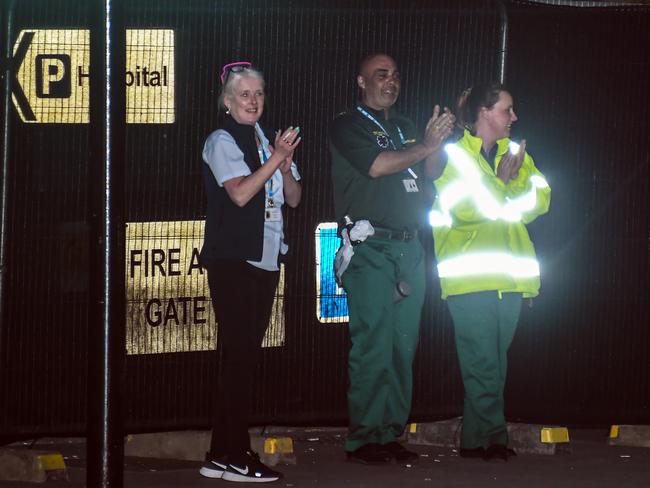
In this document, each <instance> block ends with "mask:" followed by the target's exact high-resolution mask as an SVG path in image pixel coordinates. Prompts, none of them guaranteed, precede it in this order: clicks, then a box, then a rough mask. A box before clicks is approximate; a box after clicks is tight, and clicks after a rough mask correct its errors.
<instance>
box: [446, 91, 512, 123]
mask: <svg viewBox="0 0 650 488" xmlns="http://www.w3.org/2000/svg"><path fill="white" fill-rule="evenodd" d="M502 91H508V89H507V88H506V87H505V86H504V85H502V84H501V83H496V82H490V83H482V84H480V85H476V86H474V87H472V88H468V89H467V90H465V91H464V92H463V93H461V95H460V97H458V102H457V110H456V117H458V123H459V124H460V125H461V126H462V127H465V128H468V129H471V128H473V126H474V124H475V123H476V121H477V120H478V114H479V112H480V110H481V108H483V107H485V108H487V109H491V108H492V107H494V104H495V103H497V102H498V101H499V93H500V92H502Z"/></svg>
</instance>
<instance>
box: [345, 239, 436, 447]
mask: <svg viewBox="0 0 650 488" xmlns="http://www.w3.org/2000/svg"><path fill="white" fill-rule="evenodd" d="M399 280H403V281H405V282H406V283H408V284H409V286H410V288H411V293H410V295H409V296H407V297H406V298H403V299H402V300H400V301H398V302H396V301H395V292H396V284H397V282H398V281H399ZM424 281H425V276H424V253H423V250H422V246H421V244H420V242H419V241H418V240H413V241H410V242H400V241H390V240H387V239H379V238H374V237H371V238H369V239H367V240H366V241H365V242H363V243H362V244H360V245H358V246H356V247H355V249H354V256H353V257H352V260H351V261H350V265H349V266H348V269H347V270H346V272H345V273H344V275H343V284H344V287H345V290H346V292H347V294H348V309H349V312H350V326H349V327H350V338H351V342H352V346H351V348H350V353H349V359H348V377H349V380H348V413H349V432H348V437H347V440H346V443H345V449H346V451H354V450H356V449H358V448H359V447H361V446H363V445H365V444H369V443H379V444H385V443H387V442H392V441H394V440H395V439H396V438H397V437H399V436H400V435H401V433H402V432H403V430H404V427H405V425H406V422H407V420H408V416H409V413H410V411H411V396H412V391H413V369H412V366H413V357H414V356H415V350H416V348H417V343H418V333H419V327H420V314H421V311H422V304H423V302H424V287H425V283H424Z"/></svg>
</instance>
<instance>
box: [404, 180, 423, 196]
mask: <svg viewBox="0 0 650 488" xmlns="http://www.w3.org/2000/svg"><path fill="white" fill-rule="evenodd" d="M402 183H403V184H404V189H405V190H406V192H407V193H413V192H418V191H420V190H419V189H418V184H417V183H416V182H415V180H414V179H412V178H407V179H405V180H402Z"/></svg>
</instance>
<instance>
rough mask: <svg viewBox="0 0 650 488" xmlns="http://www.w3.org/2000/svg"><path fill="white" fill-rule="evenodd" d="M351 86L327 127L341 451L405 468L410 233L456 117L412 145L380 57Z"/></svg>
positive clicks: (438, 117) (411, 309)
mask: <svg viewBox="0 0 650 488" xmlns="http://www.w3.org/2000/svg"><path fill="white" fill-rule="evenodd" d="M357 84H358V86H359V88H360V90H361V101H360V102H358V103H357V105H356V106H355V107H354V108H353V109H351V110H349V111H348V112H345V113H343V114H341V115H339V116H338V117H337V118H336V119H335V120H334V123H333V126H332V130H331V137H330V151H331V155H332V180H333V185H334V205H335V211H336V217H337V219H338V221H339V223H342V222H343V221H344V220H347V223H348V225H347V230H348V231H349V235H350V236H351V237H352V240H353V241H355V240H356V243H354V244H355V245H354V247H353V256H352V258H351V259H350V260H349V263H347V268H345V271H344V273H343V274H342V283H343V286H344V288H345V290H346V292H347V295H348V307H349V312H350V325H349V327H350V336H351V341H352V347H351V349H350V353H349V364H348V375H349V387H348V412H349V432H348V437H347V440H346V445H345V450H346V452H347V456H348V460H350V461H356V462H362V463H368V464H383V463H388V462H390V461H391V460H392V459H395V460H397V461H398V462H404V461H413V460H415V459H416V458H417V454H416V453H414V452H411V451H408V450H407V449H405V448H404V447H403V446H402V445H401V444H399V443H398V442H396V439H397V437H399V436H400V435H401V433H402V432H403V430H404V427H405V425H406V422H407V420H408V416H409V412H410V409H411V394H412V384H413V381H412V363H413V357H414V354H415V350H416V347H417V341H418V331H419V325H420V313H421V309H422V304H423V301H424V283H425V273H424V252H423V249H422V245H421V244H420V241H419V239H418V233H419V231H420V227H421V224H422V223H423V221H424V215H425V212H426V208H425V199H424V195H423V194H424V191H425V187H424V185H430V184H431V181H432V180H433V179H434V178H436V177H438V176H439V175H440V173H441V172H442V169H443V168H442V164H441V147H442V142H443V141H444V139H445V138H447V137H448V136H449V135H450V134H451V131H452V128H453V125H454V121H455V118H454V116H453V115H452V114H451V113H450V112H449V111H448V110H445V111H444V112H443V113H440V107H439V106H437V105H436V107H435V108H434V112H433V116H432V117H431V119H430V120H429V122H428V123H427V126H426V129H425V133H424V137H423V139H422V142H417V140H416V132H415V127H414V125H413V123H412V122H411V121H410V120H408V119H407V118H405V117H402V116H400V115H398V114H396V113H394V111H393V110H392V107H393V105H394V104H395V102H396V101H397V98H398V96H399V93H400V85H401V82H400V76H399V71H398V70H397V65H396V64H395V61H394V60H393V59H392V58H391V57H390V56H387V55H385V54H373V55H370V56H367V57H366V58H365V59H364V60H363V61H362V62H361V63H360V67H359V74H358V75H357ZM346 217H347V219H346ZM360 221H362V222H364V227H363V228H361V227H357V225H356V224H357V223H359V222H360ZM368 223H369V225H368ZM368 229H369V230H368ZM361 241H362V242H361Z"/></svg>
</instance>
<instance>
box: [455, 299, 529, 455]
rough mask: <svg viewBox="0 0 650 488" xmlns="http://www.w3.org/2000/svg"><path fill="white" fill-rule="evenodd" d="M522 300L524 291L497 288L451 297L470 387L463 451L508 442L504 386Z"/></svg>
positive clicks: (460, 354) (463, 369)
mask: <svg viewBox="0 0 650 488" xmlns="http://www.w3.org/2000/svg"><path fill="white" fill-rule="evenodd" d="M521 301H522V296H521V293H502V294H501V297H499V293H498V292H496V291H484V292H478V293H467V294H465V295H453V296H449V297H447V305H448V307H449V311H450V313H451V317H452V319H453V321H454V330H455V338H456V350H457V351H458V360H459V362H460V371H461V375H462V378H463V385H464V387H465V402H464V408H463V429H462V433H461V441H460V447H462V448H463V449H476V448H479V447H483V448H488V447H490V446H491V445H493V444H502V445H504V446H505V445H507V444H508V432H507V429H506V419H505V415H504V405H503V390H504V387H505V383H506V373H507V369H508V348H509V347H510V344H511V343H512V339H513V337H514V335H515V331H516V329H517V322H518V321H519V314H520V312H521Z"/></svg>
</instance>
